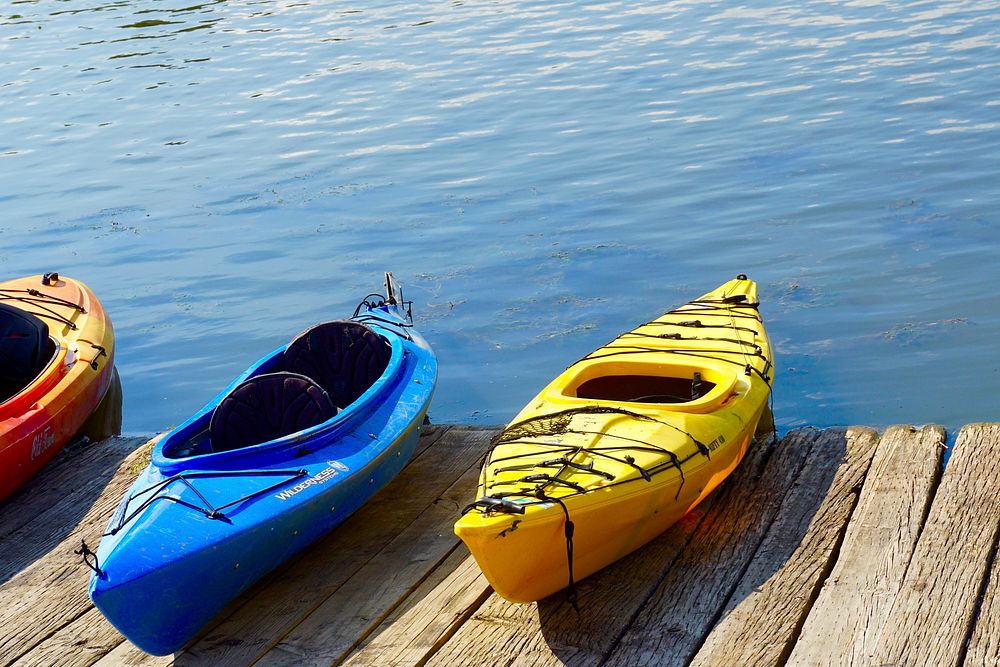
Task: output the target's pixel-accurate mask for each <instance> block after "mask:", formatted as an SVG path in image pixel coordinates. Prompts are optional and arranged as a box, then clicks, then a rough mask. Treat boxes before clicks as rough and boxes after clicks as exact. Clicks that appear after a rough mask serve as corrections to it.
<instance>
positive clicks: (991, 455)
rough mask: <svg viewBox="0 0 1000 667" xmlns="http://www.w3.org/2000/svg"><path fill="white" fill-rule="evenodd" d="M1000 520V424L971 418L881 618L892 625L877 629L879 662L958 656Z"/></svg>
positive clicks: (954, 660)
mask: <svg viewBox="0 0 1000 667" xmlns="http://www.w3.org/2000/svg"><path fill="white" fill-rule="evenodd" d="M998 528H1000V424H970V425H968V426H966V427H965V428H963V429H962V431H961V433H960V434H959V436H958V440H957V441H956V443H955V450H954V453H953V454H952V456H951V459H950V460H949V461H948V465H947V466H946V467H945V471H944V475H943V476H942V477H941V484H940V486H939V487H938V491H937V494H936V495H935V496H934V502H933V504H932V505H931V510H930V514H929V515H928V516H927V521H926V523H925V524H924V529H923V532H922V533H921V534H920V539H919V540H918V542H917V547H916V549H915V551H914V554H913V558H912V560H911V561H910V566H909V569H908V570H907V571H906V577H905V578H904V580H903V585H902V587H901V588H900V591H899V595H898V596H897V598H896V601H895V603H894V604H893V606H892V610H891V611H890V612H889V618H888V619H887V621H886V628H892V632H888V631H887V632H884V633H882V636H881V638H880V640H879V643H878V646H877V647H876V650H875V663H876V664H901V665H902V664H922V665H942V666H943V665H958V664H960V662H961V661H962V659H963V657H964V653H965V650H966V642H967V641H968V640H969V639H970V634H971V631H972V624H973V622H974V617H975V613H976V610H977V607H978V605H979V603H980V599H981V596H982V593H983V586H984V582H985V581H986V575H987V572H988V569H989V563H988V562H987V561H988V559H989V558H991V557H993V556H995V549H996V542H997V530H998ZM987 623H989V621H987ZM976 655H981V654H980V653H979V652H978V649H977V653H976Z"/></svg>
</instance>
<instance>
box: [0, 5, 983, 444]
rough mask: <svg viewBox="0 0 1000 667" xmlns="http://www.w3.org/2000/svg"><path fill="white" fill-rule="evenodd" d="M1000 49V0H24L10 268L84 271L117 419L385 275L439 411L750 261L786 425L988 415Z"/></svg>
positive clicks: (10, 192) (184, 388)
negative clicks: (406, 309) (409, 315)
mask: <svg viewBox="0 0 1000 667" xmlns="http://www.w3.org/2000/svg"><path fill="white" fill-rule="evenodd" d="M194 1H195V2H196V1H197V0H194ZM998 65H1000V3H997V2H975V1H968V2H947V1H943V2H942V1H935V2H915V1H905V0H901V1H877V0H857V1H854V2H796V3H789V4H782V3H775V2H761V3H755V4H753V5H752V6H748V5H742V6H734V5H733V4H732V3H727V2H712V1H706V2H703V1H697V0H695V1H681V2H666V3H663V2H607V3H577V2H572V3H570V2H563V3H558V2H556V3H553V2H525V1H516V0H504V1H503V2H490V3H485V2H476V3H469V2H463V1H461V0H456V1H453V2H427V3H410V4H405V3H386V2H366V3H349V2H338V1H330V0H324V1H320V0H308V1H297V2H288V1H280V0H267V1H266V2H264V1H257V2H251V1H243V2H239V1H234V0H229V1H228V2H223V1H221V0H219V1H216V2H204V3H201V4H188V3H186V2H174V1H156V0H118V1H101V0H62V1H51V0H47V1H43V0H37V1H24V0H23V1H15V2H12V3H7V4H5V5H4V6H3V7H2V8H0V204H2V211H3V215H2V216H0V238H2V244H0V266H2V267H3V268H2V275H3V276H4V277H13V276H17V275H23V274H27V273H36V272H41V271H46V270H59V271H61V272H62V273H65V274H68V275H73V276H75V277H78V278H81V279H83V280H84V281H86V282H88V283H89V284H90V285H91V286H92V287H93V288H94V290H95V291H96V292H97V293H98V295H99V296H100V297H101V299H102V300H103V301H104V303H105V305H106V306H107V307H108V309H109V310H110V312H111V314H112V316H113V319H114V323H115V326H116V329H117V332H118V345H119V347H118V365H119V368H120V370H121V375H122V379H123V382H124V385H125V428H126V430H127V431H132V432H152V431H158V430H162V429H163V428H165V427H167V426H169V425H171V424H176V423H178V422H179V421H181V420H182V419H184V418H185V417H186V416H187V415H188V414H190V413H191V412H192V411H193V410H195V409H196V408H197V407H200V406H201V405H202V404H203V403H204V402H205V400H207V399H208V398H209V397H210V396H211V395H213V394H214V393H215V392H216V391H217V390H218V389H219V388H221V387H222V386H224V385H225V384H226V383H227V382H228V381H229V380H230V379H231V378H232V377H233V376H234V375H235V374H236V373H237V372H239V371H240V370H242V369H244V368H245V367H246V366H248V365H249V364H250V362H251V361H253V360H254V359H256V358H257V357H259V356H261V355H262V354H264V353H265V352H267V351H269V350H271V349H273V348H274V347H276V346H277V345H278V344H280V343H281V342H283V341H285V340H287V339H288V338H289V337H290V336H291V335H292V334H294V333H295V332H296V331H298V330H299V329H301V328H303V327H304V326H306V325H307V324H309V323H312V322H314V321H317V320H319V319H325V318H331V317H336V316H343V315H345V314H349V311H351V310H353V307H354V305H355V303H356V302H357V301H358V300H359V299H360V297H362V296H363V295H364V294H365V293H367V292H369V291H371V290H373V289H375V288H377V287H379V284H380V272H381V271H382V270H392V271H394V272H395V274H396V275H397V277H398V278H399V279H400V281H401V282H402V283H403V284H404V287H405V289H406V291H407V296H408V297H410V298H412V299H413V300H414V301H415V315H416V317H417V321H418V324H419V326H420V327H421V329H422V330H423V332H424V334H425V335H426V336H427V338H428V339H429V340H430V341H431V342H432V344H433V345H434V346H435V348H436V350H437V352H438V355H439V358H440V362H441V379H440V384H439V389H438V393H437V397H436V399H435V403H434V405H433V406H432V411H431V414H432V417H433V418H434V419H435V420H437V421H452V420H458V421H480V422H489V423H496V422H502V421H505V420H507V419H509V418H510V417H511V416H512V415H513V413H514V412H515V411H516V410H517V409H518V408H520V407H521V405H522V404H524V403H525V402H526V401H527V399H528V398H530V397H531V395H533V394H534V393H535V392H536V391H537V390H538V389H539V388H540V387H541V386H543V385H544V384H545V383H546V382H547V381H548V380H549V379H550V378H551V377H552V376H554V375H555V374H556V373H558V372H559V371H561V370H562V369H563V368H564V367H566V366H567V365H568V364H570V363H571V362H572V361H574V360H576V359H577V358H578V357H580V356H582V355H583V354H585V353H586V352H588V351H589V350H591V349H593V348H594V347H596V346H598V345H600V344H601V343H603V342H605V341H606V340H608V339H609V338H611V337H612V336H614V335H615V334H617V333H618V332H619V331H621V330H623V329H626V328H631V326H633V325H635V324H637V323H639V322H640V321H644V320H646V319H648V318H651V317H653V316H655V315H657V314H659V313H660V312H661V311H663V310H665V309H666V308H667V307H668V306H671V305H675V304H677V303H680V302H683V301H686V300H687V299H689V298H692V297H694V296H697V295H698V294H700V293H702V292H704V291H707V290H708V289H710V288H712V287H715V286H716V285H718V284H719V283H721V282H723V281H724V280H727V279H729V278H730V277H732V276H734V275H735V274H736V273H740V272H745V273H748V274H749V275H750V276H751V277H752V278H754V279H756V280H757V281H758V282H759V283H760V286H761V293H762V298H763V300H764V306H763V312H764V315H765V317H766V321H767V323H768V325H769V329H770V332H771V335H772V337H773V339H774V342H775V344H776V347H777V350H778V353H779V358H778V363H779V375H778V383H777V387H776V392H775V412H776V419H777V422H778V424H779V426H780V427H782V428H788V427H791V426H795V425H800V424H815V425H821V426H822V425H830V424H844V423H866V424H873V425H885V424H890V423H895V422H901V421H903V422H915V423H924V422H928V421H935V422H940V423H944V424H945V425H947V426H949V427H952V428H953V427H957V426H959V425H961V424H962V423H964V422H968V421H975V420H995V419H998V418H1000V414H998V412H997V398H996V396H997V392H998V390H1000V371H998V368H1000V361H998V355H997V352H996V349H997V344H996V341H997V340H998V334H1000V307H998V306H997V301H998V294H997V291H996V288H995V286H996V285H997V283H998V282H1000V262H998V261H997V249H998V247H1000V244H998V241H1000V230H998V226H997V216H998V213H997V202H998V201H1000V177H998V173H997V166H996V165H997V159H998V155H1000V72H998Z"/></svg>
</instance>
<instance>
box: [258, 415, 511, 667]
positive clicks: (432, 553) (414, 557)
mask: <svg viewBox="0 0 1000 667" xmlns="http://www.w3.org/2000/svg"><path fill="white" fill-rule="evenodd" d="M483 435H484V437H492V433H484V434H483ZM479 471H480V466H479V464H478V461H475V462H474V463H473V464H472V465H471V466H470V467H469V469H468V470H466V471H465V473H463V474H462V476H461V477H459V478H458V480H457V481H456V482H455V483H454V484H452V485H451V487H450V488H449V489H448V490H447V491H445V493H444V494H443V495H442V496H441V497H440V498H438V499H436V500H435V501H434V502H433V503H431V504H430V506H429V507H428V508H427V509H426V510H424V512H423V513H422V514H421V515H420V516H419V517H417V519H416V520H415V521H414V522H413V523H412V524H410V525H409V526H408V527H407V528H406V529H405V530H404V531H402V532H401V533H400V534H399V536H398V537H396V538H395V539H394V540H393V541H392V542H390V543H389V544H388V545H387V546H386V547H385V548H384V549H383V550H382V551H380V552H378V554H376V555H375V556H374V557H373V558H372V559H371V560H369V561H368V562H367V563H366V564H365V565H364V567H362V568H361V569H360V570H358V571H357V573H355V574H354V575H353V576H351V578H350V579H348V580H347V581H345V582H344V584H343V585H342V586H341V587H340V588H339V589H338V590H337V591H336V592H335V593H334V594H333V595H331V596H330V597H328V598H327V599H326V600H325V601H324V602H323V603H322V604H321V605H320V606H319V607H317V608H316V610H315V611H313V612H312V613H311V614H309V616H307V617H306V618H305V619H304V620H303V621H302V622H301V623H299V624H298V625H297V626H296V627H295V628H294V629H293V630H292V631H291V632H290V633H289V634H288V636H286V637H285V638H284V639H283V640H281V642H279V643H278V645H277V646H275V647H274V648H273V649H271V651H269V652H268V653H266V654H264V656H263V657H262V659H261V660H262V661H263V662H264V663H265V664H267V665H290V666H294V665H307V664H308V665H313V664H315V665H330V664H336V663H338V662H340V661H342V660H343V659H344V657H346V655H347V653H348V652H349V651H350V650H351V649H352V648H353V647H354V646H355V645H356V644H357V643H358V642H359V641H361V640H362V639H363V638H364V637H366V636H367V635H368V633H369V632H371V631H372V629H373V628H374V627H375V626H377V625H378V623H379V622H380V621H381V620H382V619H383V618H385V617H386V616H387V615H388V614H389V613H390V612H391V611H392V610H393V609H394V608H395V607H396V606H397V605H398V604H400V602H401V601H402V600H403V599H404V598H405V597H406V596H407V595H408V594H409V593H411V592H412V591H413V590H414V589H415V588H416V587H417V585H419V584H420V582H421V581H423V580H424V579H425V578H426V577H427V576H428V575H429V573H430V572H431V571H432V570H433V569H434V568H435V567H436V566H437V565H438V564H440V563H441V562H442V561H443V560H445V559H446V558H447V556H448V555H449V554H450V553H451V552H453V551H454V550H455V548H456V547H457V546H458V538H457V537H455V535H454V533H453V532H452V524H454V522H455V519H456V517H458V516H459V509H460V508H461V507H462V506H463V505H464V504H465V503H468V502H469V501H470V500H471V499H472V498H473V496H474V494H475V492H476V485H477V483H478V481H479Z"/></svg>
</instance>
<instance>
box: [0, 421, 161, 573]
mask: <svg viewBox="0 0 1000 667" xmlns="http://www.w3.org/2000/svg"><path fill="white" fill-rule="evenodd" d="M147 440H148V439H145V438H121V437H119V438H110V439H108V440H105V441H103V442H99V443H87V444H75V445H71V446H70V447H67V448H66V449H64V450H63V451H62V452H60V453H59V455H58V456H57V457H56V458H55V459H54V460H53V461H52V462H51V463H49V464H48V465H47V466H45V468H43V469H42V470H41V471H40V472H39V473H38V474H37V475H36V476H35V477H34V478H33V479H31V480H29V481H28V482H27V484H25V485H24V486H23V487H22V488H21V489H20V490H19V491H18V492H17V493H15V494H14V495H13V496H12V497H10V498H8V499H7V500H6V501H5V502H3V503H0V552H2V553H3V559H2V560H0V582H3V581H6V580H7V579H9V578H10V577H11V576H12V575H13V574H15V573H17V572H19V571H21V570H23V569H24V568H25V567H27V565H28V564H29V563H31V562H32V561H34V560H36V559H37V558H39V557H40V556H43V555H44V554H46V553H48V552H49V551H50V550H51V549H52V547H54V546H55V545H56V544H58V542H59V540H60V539H61V538H62V537H63V535H64V534H65V532H66V531H67V530H68V529H69V528H70V527H72V526H75V525H76V523H77V521H79V520H80V519H81V518H82V517H83V515H84V514H85V513H86V511H87V509H88V508H89V507H90V505H91V503H92V502H93V500H94V498H96V497H97V495H98V494H99V493H100V492H101V490H102V489H103V488H104V487H105V486H106V485H107V483H108V481H109V480H110V479H111V477H112V475H113V474H114V472H115V471H116V470H117V469H118V466H119V464H120V463H121V461H122V459H124V458H125V457H126V456H128V455H129V454H131V453H132V452H133V451H134V450H135V449H136V448H137V447H139V446H140V445H142V444H143V443H145V442H147ZM29 524H30V525H31V527H30V528H27V529H26V527H27V526H29ZM15 533H16V534H17V535H18V536H17V538H16V539H14V538H13V535H14V534H15Z"/></svg>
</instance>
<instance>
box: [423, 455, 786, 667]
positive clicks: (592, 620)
mask: <svg viewBox="0 0 1000 667" xmlns="http://www.w3.org/2000/svg"><path fill="white" fill-rule="evenodd" d="M771 453H772V448H771V447H770V446H769V445H761V446H756V447H754V449H753V450H752V451H751V453H750V454H749V455H748V457H747V460H746V461H744V462H743V463H742V464H741V465H740V467H739V468H737V470H736V472H735V473H734V474H733V476H732V478H731V479H730V480H728V482H727V483H726V484H724V485H723V486H722V487H721V488H719V489H718V490H717V491H716V492H715V493H713V494H712V495H711V496H709V497H708V498H706V499H705V500H704V501H703V502H702V503H701V504H700V505H699V506H698V507H697V508H695V509H694V510H693V511H691V512H690V513H688V515H687V516H685V517H684V518H683V519H682V520H681V521H680V522H679V523H677V524H676V525H674V526H673V527H672V528H670V529H669V530H667V531H666V532H665V533H664V534H663V535H661V536H659V537H658V538H657V539H655V540H653V541H652V542H650V543H649V544H647V545H646V546H645V547H643V548H641V549H639V550H637V551H636V552H634V553H632V554H630V555H628V556H626V557H625V558H623V559H622V560H620V561H619V562H617V563H615V564H613V565H611V566H609V567H607V568H605V569H604V570H601V571H600V572H598V573H596V574H594V575H592V576H590V577H588V578H587V579H585V580H583V581H581V582H579V583H578V586H577V589H578V591H577V592H578V595H579V602H580V613H579V614H578V613H576V612H575V611H574V610H573V609H572V608H571V607H570V606H569V604H567V603H566V602H565V594H564V593H559V594H556V595H553V596H551V597H550V598H548V599H546V600H542V601H540V602H538V603H537V604H514V603H510V602H507V601H506V600H504V599H503V598H501V597H500V596H498V595H492V596H490V598H489V600H488V601H487V602H486V604H484V605H483V606H482V607H481V608H480V609H479V610H477V611H476V613H475V614H474V615H473V616H472V618H470V619H469V621H468V622H466V623H465V624H464V625H463V626H462V627H461V628H460V629H459V631H458V632H457V633H456V634H455V636H454V637H453V638H452V639H451V640H450V641H448V642H447V643H446V644H444V646H442V648H441V649H440V651H439V652H438V653H436V654H435V655H434V656H433V658H432V659H431V660H430V662H429V664H431V665H478V664H483V663H484V662H486V661H490V660H492V661H495V662H496V664H533V665H546V664H549V665H556V664H571V665H587V664H597V663H599V662H600V661H601V660H602V659H603V657H604V656H605V655H607V654H608V652H609V651H610V650H611V648H612V646H613V645H614V643H615V641H616V640H617V639H618V638H619V637H621V635H622V633H623V632H625V630H626V628H627V627H628V624H629V622H630V621H631V619H632V618H633V617H634V616H635V615H636V614H638V613H639V611H640V610H641V609H642V608H643V607H644V606H645V605H646V604H647V601H648V600H649V599H650V597H651V596H652V595H653V592H654V590H655V589H656V588H657V586H658V584H660V582H661V581H662V580H663V579H664V577H666V576H668V574H667V573H668V572H670V571H671V570H672V569H673V568H674V567H676V561H677V560H678V558H679V556H680V555H681V554H682V552H684V550H685V548H686V547H689V546H690V545H689V542H690V541H691V539H692V536H693V535H694V534H695V531H696V529H698V527H699V525H700V524H702V523H703V520H706V519H705V517H706V515H708V516H715V515H717V514H718V508H719V507H722V506H726V505H728V504H730V503H743V502H746V500H747V499H748V498H749V497H751V496H753V492H752V491H751V489H753V488H756V487H757V481H758V479H759V478H760V475H761V472H762V471H763V469H764V467H765V465H766V463H767V460H768V458H769V456H770V455H771ZM709 520H710V519H709Z"/></svg>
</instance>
